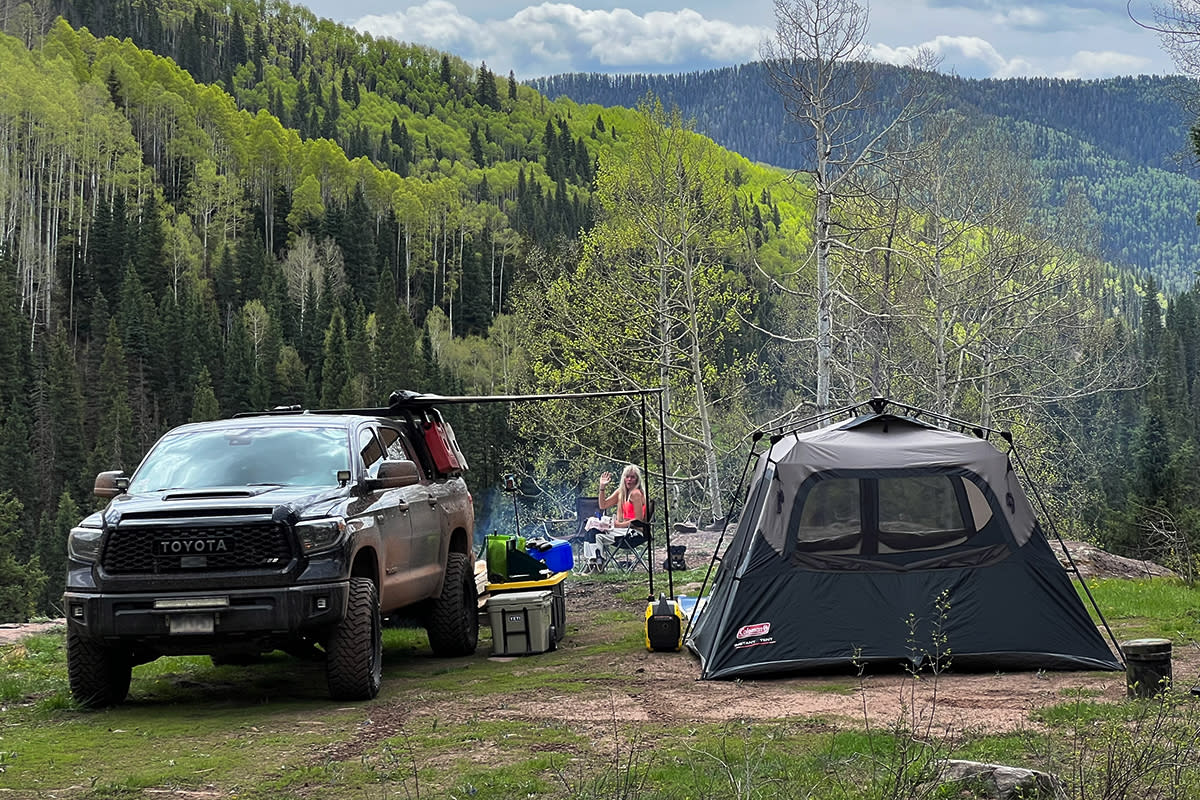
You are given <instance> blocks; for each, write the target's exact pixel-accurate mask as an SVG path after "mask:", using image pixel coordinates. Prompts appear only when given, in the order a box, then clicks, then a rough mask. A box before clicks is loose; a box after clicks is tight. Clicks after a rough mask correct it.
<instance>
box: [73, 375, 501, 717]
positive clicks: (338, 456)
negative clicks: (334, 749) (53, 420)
mask: <svg viewBox="0 0 1200 800" xmlns="http://www.w3.org/2000/svg"><path fill="white" fill-rule="evenodd" d="M394 397H395V396H394ZM402 406H403V404H402V403H400V404H398V405H393V406H391V407H389V408H387V409H375V410H365V411H349V412H345V411H335V412H308V411H303V410H299V409H287V410H277V411H275V412H266V413H263V414H258V415H241V416H238V417H234V418H232V419H227V420H221V421H216V422H203V423H195V424H189V425H183V426H181V427H179V428H175V429H174V430H171V431H169V432H168V433H167V434H165V435H164V436H163V437H162V438H161V439H160V440H159V441H158V442H157V443H156V444H155V445H154V447H153V448H151V450H150V452H149V453H148V454H147V455H146V457H145V458H144V459H143V461H142V463H141V464H140V465H139V466H138V467H137V469H136V470H134V472H133V474H132V475H130V476H128V477H127V476H125V475H124V474H123V473H121V472H102V473H100V474H99V475H98V476H97V477H96V484H95V493H96V494H97V495H98V496H100V497H105V498H111V500H110V502H109V503H108V506H107V507H106V508H105V509H104V510H103V511H100V512H97V513H95V514H92V515H91V516H89V517H87V518H86V519H85V520H83V521H82V522H80V523H79V525H78V526H76V527H75V528H73V529H72V530H71V533H70V538H69V542H68V571H67V590H66V593H65V595H64V602H65V606H64V607H65V609H66V614H67V667H68V672H69V676H70V684H71V692H72V694H73V696H74V698H75V700H76V701H77V702H78V703H80V704H81V705H82V706H85V707H100V706H107V705H112V704H115V703H120V702H122V701H123V700H124V698H125V696H126V695H127V694H128V691H129V685H130V679H131V670H132V668H133V667H134V666H135V665H137V664H141V663H146V662H148V661H152V660H154V659H156V658H158V657H159V656H161V655H167V654H206V655H210V656H211V657H212V659H213V661H214V662H215V663H218V664H219V663H238V662H243V661H246V660H249V659H252V658H254V657H256V656H258V655H260V654H262V653H265V652H270V651H272V650H276V649H281V650H284V651H288V652H293V653H296V654H309V655H311V654H317V655H319V656H323V657H324V659H325V662H326V675H327V680H328V685H329V692H330V694H331V695H332V696H333V697H335V698H338V699H347V700H362V699H369V698H372V697H374V696H375V695H376V694H377V693H378V691H379V688H380V682H381V675H382V643H381V634H380V628H381V625H382V622H383V620H384V618H385V617H387V616H388V615H391V614H400V615H403V616H404V617H406V618H411V617H413V616H419V618H421V619H423V620H424V623H425V627H426V629H427V630H428V632H429V642H430V645H431V647H432V649H433V651H434V653H435V654H436V655H440V656H460V655H467V654H470V653H473V652H474V651H475V647H476V641H477V638H478V632H479V628H478V613H477V603H476V585H475V577H474V559H473V557H472V538H473V532H474V511H473V507H472V502H471V496H470V494H469V492H468V490H467V485H466V483H465V481H464V479H463V477H462V472H463V469H464V468H465V466H466V464H465V460H464V459H463V458H462V453H461V451H459V450H458V446H457V443H456V442H455V441H454V438H453V432H452V431H451V430H450V429H449V426H448V425H446V424H445V422H444V421H443V420H442V419H441V417H440V415H439V414H438V413H437V412H436V409H430V408H421V409H418V410H417V411H416V412H415V413H414V412H413V411H412V410H411V409H405V408H403V407H402ZM374 412H378V413H374Z"/></svg>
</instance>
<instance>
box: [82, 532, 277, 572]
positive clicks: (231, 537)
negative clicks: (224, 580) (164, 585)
mask: <svg viewBox="0 0 1200 800" xmlns="http://www.w3.org/2000/svg"><path fill="white" fill-rule="evenodd" d="M291 560H292V547H291V537H290V536H289V535H288V526H287V525H286V524H283V523H278V522H270V521H264V522H257V523H250V524H247V523H242V524H230V525H193V526H189V525H176V524H172V525H170V526H161V527H160V526H157V525H147V526H144V527H143V526H141V525H138V526H132V527H128V528H116V529H114V530H112V531H110V532H109V535H108V542H107V544H105V546H104V552H103V554H102V555H101V557H100V563H101V564H102V565H103V567H104V569H105V571H106V572H108V573H109V574H112V575H129V574H141V573H164V572H188V573H191V572H205V571H208V572H216V571H229V570H261V569H273V570H279V569H283V568H285V567H286V566H287V565H288V563H289V562H290V561H291Z"/></svg>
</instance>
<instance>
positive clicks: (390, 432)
mask: <svg viewBox="0 0 1200 800" xmlns="http://www.w3.org/2000/svg"><path fill="white" fill-rule="evenodd" d="M379 438H380V440H381V441H382V442H383V449H384V450H385V451H386V452H387V457H388V459H389V460H391V461H412V462H413V463H414V464H416V465H417V471H418V472H420V473H424V471H425V470H424V469H423V468H422V467H421V462H420V461H417V457H416V455H414V454H413V448H412V445H411V444H409V443H408V440H407V439H405V438H404V434H403V433H401V432H400V430H399V429H398V428H391V427H388V426H387V425H381V426H380V427H379ZM423 477H424V475H423V474H422V478H423Z"/></svg>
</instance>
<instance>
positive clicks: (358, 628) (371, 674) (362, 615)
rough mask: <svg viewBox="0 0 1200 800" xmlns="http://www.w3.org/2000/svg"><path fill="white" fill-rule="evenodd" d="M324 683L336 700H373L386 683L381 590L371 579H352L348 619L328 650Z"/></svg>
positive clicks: (326, 649) (335, 631)
mask: <svg viewBox="0 0 1200 800" xmlns="http://www.w3.org/2000/svg"><path fill="white" fill-rule="evenodd" d="M325 680H326V681H327V682H328V684H329V694H330V696H331V697H333V698H334V699H335V700H370V699H371V698H373V697H374V696H375V695H377V694H379V686H380V684H381V683H382V682H383V630H382V626H381V625H380V620H379V590H378V589H377V588H376V587H375V583H374V581H372V580H371V579H370V578H351V579H350V596H349V598H348V599H347V602H346V616H345V618H344V619H343V620H342V622H341V624H340V625H338V626H337V628H336V629H334V631H333V633H332V634H331V635H330V637H329V640H328V642H327V643H326V647H325Z"/></svg>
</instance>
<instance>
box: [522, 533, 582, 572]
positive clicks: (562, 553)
mask: <svg viewBox="0 0 1200 800" xmlns="http://www.w3.org/2000/svg"><path fill="white" fill-rule="evenodd" d="M525 552H526V553H528V554H529V555H531V556H533V557H534V558H536V559H538V560H540V561H542V562H544V563H545V564H546V567H547V568H548V569H549V570H550V571H551V572H570V571H571V569H572V568H574V566H575V554H574V553H572V552H571V543H570V542H564V541H562V540H560V539H555V540H553V541H546V540H544V539H541V540H537V541H532V542H529V545H528V547H526V548H525Z"/></svg>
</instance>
